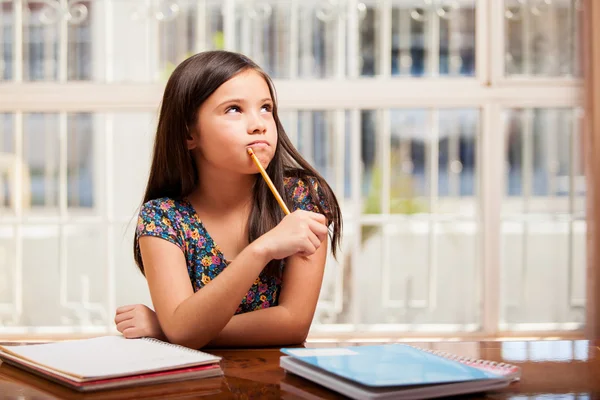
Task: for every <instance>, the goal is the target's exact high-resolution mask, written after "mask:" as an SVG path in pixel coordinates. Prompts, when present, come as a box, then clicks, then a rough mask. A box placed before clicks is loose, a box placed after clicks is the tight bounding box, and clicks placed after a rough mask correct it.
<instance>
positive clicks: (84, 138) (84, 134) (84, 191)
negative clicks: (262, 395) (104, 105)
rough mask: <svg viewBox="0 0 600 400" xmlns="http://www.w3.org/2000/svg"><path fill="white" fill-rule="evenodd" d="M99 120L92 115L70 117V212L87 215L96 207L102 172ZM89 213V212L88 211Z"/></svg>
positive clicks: (68, 159)
mask: <svg viewBox="0 0 600 400" xmlns="http://www.w3.org/2000/svg"><path fill="white" fill-rule="evenodd" d="M97 126H98V121H95V118H94V116H93V115H92V114H87V113H85V114H69V115H68V120H67V127H68V128H67V206H68V207H69V209H70V210H69V212H70V213H78V211H83V212H86V211H87V210H86V209H90V208H93V207H94V206H97V204H96V202H98V201H99V200H100V199H98V196H96V189H97V188H96V187H94V185H95V184H98V183H99V182H97V181H98V179H97V178H95V177H96V176H98V173H99V172H100V171H99V168H98V167H99V165H98V163H99V161H100V160H98V159H97V155H96V153H97V151H94V150H95V148H97V147H99V145H100V143H98V139H100V137H99V135H98V133H96V134H95V130H96V129H95V128H96V127H97ZM88 212H89V211H88Z"/></svg>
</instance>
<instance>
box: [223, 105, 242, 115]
mask: <svg viewBox="0 0 600 400" xmlns="http://www.w3.org/2000/svg"><path fill="white" fill-rule="evenodd" d="M234 112H240V108H239V107H238V106H231V107H229V108H228V109H227V110H226V111H225V113H226V114H232V113H234Z"/></svg>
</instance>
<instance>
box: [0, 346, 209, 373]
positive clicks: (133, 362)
mask: <svg viewBox="0 0 600 400" xmlns="http://www.w3.org/2000/svg"><path fill="white" fill-rule="evenodd" d="M5 350H7V351H9V352H10V353H12V354H15V355H18V356H20V357H24V358H27V359H28V360H30V361H33V362H35V363H36V364H41V365H42V366H45V367H48V368H51V369H54V370H58V371H61V372H64V373H67V374H69V375H73V376H76V377H81V378H92V379H99V378H110V377H117V376H127V375H137V374H141V373H147V372H152V371H161V370H168V369H173V368H180V367H185V366H193V365H202V364H211V363H214V362H218V361H219V360H220V357H218V356H214V355H212V354H207V353H204V352H201V351H197V350H191V349H187V348H184V347H180V346H174V345H171V344H168V343H164V342H159V341H155V340H147V339H125V338H124V337H122V336H102V337H98V338H92V339H83V340H71V341H64V342H54V343H45V344H33V345H21V346H19V345H17V346H0V351H5Z"/></svg>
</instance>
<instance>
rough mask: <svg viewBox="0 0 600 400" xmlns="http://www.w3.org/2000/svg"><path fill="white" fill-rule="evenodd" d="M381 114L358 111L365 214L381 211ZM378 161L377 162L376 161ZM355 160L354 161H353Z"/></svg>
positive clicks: (371, 111) (372, 111)
mask: <svg viewBox="0 0 600 400" xmlns="http://www.w3.org/2000/svg"><path fill="white" fill-rule="evenodd" d="M380 117H381V114H380V112H378V111H374V110H363V111H361V113H360V128H361V135H360V142H361V160H360V161H361V163H362V168H361V171H362V176H361V187H362V190H361V194H362V203H363V209H362V212H363V213H365V214H379V213H381V212H382V209H381V199H382V193H383V187H382V175H383V174H382V170H381V168H382V165H381V162H380V160H381V150H382V149H381V135H380V133H379V131H380V126H381V122H380V120H381V118H380ZM378 161H379V162H378ZM354 162H356V161H354Z"/></svg>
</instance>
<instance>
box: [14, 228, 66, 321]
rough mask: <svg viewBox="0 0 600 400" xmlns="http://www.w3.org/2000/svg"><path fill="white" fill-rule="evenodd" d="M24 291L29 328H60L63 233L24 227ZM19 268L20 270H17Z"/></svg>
mask: <svg viewBox="0 0 600 400" xmlns="http://www.w3.org/2000/svg"><path fill="white" fill-rule="evenodd" d="M22 234H23V265H22V268H21V269H22V274H23V275H22V282H23V283H26V284H24V285H23V287H22V288H21V290H22V296H23V297H22V298H23V314H22V316H21V320H20V321H19V325H21V326H25V327H40V326H57V325H59V324H60V316H61V315H63V314H62V311H63V310H62V309H61V305H60V293H61V290H62V288H61V283H60V278H61V274H60V266H59V257H60V256H59V254H60V250H61V246H60V236H59V235H60V229H59V227H58V226H56V225H24V226H23V227H22ZM17 267H19V266H17Z"/></svg>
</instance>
